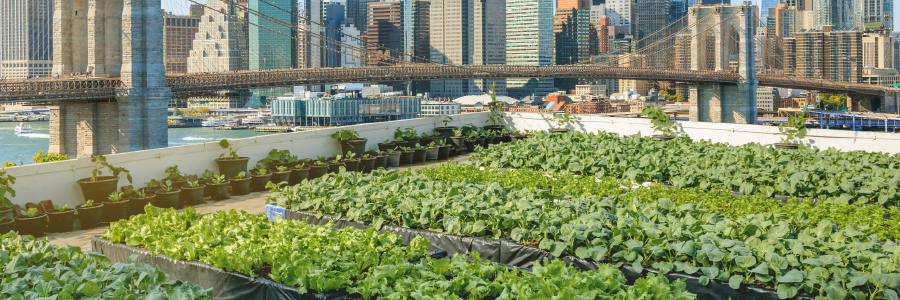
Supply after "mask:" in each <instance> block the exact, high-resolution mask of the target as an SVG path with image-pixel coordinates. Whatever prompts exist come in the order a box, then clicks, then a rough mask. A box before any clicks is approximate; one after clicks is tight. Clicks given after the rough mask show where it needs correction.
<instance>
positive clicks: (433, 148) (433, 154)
mask: <svg viewBox="0 0 900 300" xmlns="http://www.w3.org/2000/svg"><path fill="white" fill-rule="evenodd" d="M439 150H440V148H438V146H437V144H435V143H434V142H431V143H429V144H428V147H427V148H425V160H437V159H438V151H439Z"/></svg>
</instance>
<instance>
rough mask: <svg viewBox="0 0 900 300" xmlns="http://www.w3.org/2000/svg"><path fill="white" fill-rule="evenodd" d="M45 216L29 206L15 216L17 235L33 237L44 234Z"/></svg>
mask: <svg viewBox="0 0 900 300" xmlns="http://www.w3.org/2000/svg"><path fill="white" fill-rule="evenodd" d="M45 219H46V216H45V215H44V214H42V213H39V212H38V210H37V209H36V208H33V207H32V208H29V209H28V210H26V211H25V212H23V213H22V215H21V216H19V217H18V218H16V230H17V231H18V232H19V235H32V236H34V237H42V236H44V230H45V229H46V228H45V224H44V220H45Z"/></svg>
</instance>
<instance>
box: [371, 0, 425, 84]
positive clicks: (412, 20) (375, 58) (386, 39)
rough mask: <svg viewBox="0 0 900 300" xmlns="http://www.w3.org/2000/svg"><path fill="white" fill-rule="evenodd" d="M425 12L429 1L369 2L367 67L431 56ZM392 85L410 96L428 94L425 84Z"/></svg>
mask: <svg viewBox="0 0 900 300" xmlns="http://www.w3.org/2000/svg"><path fill="white" fill-rule="evenodd" d="M429 11H430V2H429V1H423V0H400V1H384V2H369V11H368V21H367V23H368V26H369V28H368V29H367V32H368V35H367V36H368V45H367V48H368V55H369V56H368V58H367V61H368V65H370V66H391V65H396V64H397V63H398V61H412V62H425V61H428V60H429V57H430V56H431V50H430V44H429V33H428V31H429V26H428V22H429V21H430V20H429ZM395 86H396V88H397V89H404V90H406V92H407V94H410V95H415V94H416V93H425V92H428V83H427V82H424V81H423V82H408V83H406V84H405V85H402V86H401V85H395Z"/></svg>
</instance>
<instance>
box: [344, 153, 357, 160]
mask: <svg viewBox="0 0 900 300" xmlns="http://www.w3.org/2000/svg"><path fill="white" fill-rule="evenodd" d="M345 159H346V160H348V161H351V160H356V153H353V151H347V156H345Z"/></svg>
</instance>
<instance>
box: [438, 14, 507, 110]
mask: <svg viewBox="0 0 900 300" xmlns="http://www.w3.org/2000/svg"><path fill="white" fill-rule="evenodd" d="M430 16H431V19H430V26H431V30H430V35H431V38H430V40H429V43H430V46H431V47H430V49H431V60H432V61H434V62H436V63H444V64H454V65H494V64H505V63H506V1H505V0H432V1H431V15H430ZM492 85H493V86H495V92H496V93H497V94H498V95H506V80H505V79H460V80H436V81H432V82H431V92H432V94H433V95H434V96H435V97H451V98H457V97H462V96H465V95H473V94H474V95H478V94H484V93H489V92H490V90H491V86H492Z"/></svg>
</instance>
